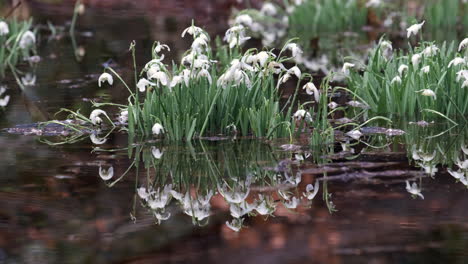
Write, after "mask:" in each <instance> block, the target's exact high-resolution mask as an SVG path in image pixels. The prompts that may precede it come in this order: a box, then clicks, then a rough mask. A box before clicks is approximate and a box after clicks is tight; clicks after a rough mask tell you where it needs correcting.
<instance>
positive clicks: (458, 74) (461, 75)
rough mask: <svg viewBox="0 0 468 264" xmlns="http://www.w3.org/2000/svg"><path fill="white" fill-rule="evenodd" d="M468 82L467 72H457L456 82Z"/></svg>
mask: <svg viewBox="0 0 468 264" xmlns="http://www.w3.org/2000/svg"><path fill="white" fill-rule="evenodd" d="M462 78H463V79H465V80H468V70H461V71H459V72H457V82H459V81H461V79H462Z"/></svg>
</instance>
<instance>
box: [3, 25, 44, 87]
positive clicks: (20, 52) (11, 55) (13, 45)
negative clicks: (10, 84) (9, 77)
mask: <svg viewBox="0 0 468 264" xmlns="http://www.w3.org/2000/svg"><path fill="white" fill-rule="evenodd" d="M31 27H32V20H29V21H21V22H19V21H16V20H11V21H3V20H2V19H0V77H2V78H3V77H5V72H6V70H7V69H10V70H11V71H12V72H13V73H14V74H15V77H16V66H17V64H19V63H21V62H22V61H25V60H27V61H29V62H30V60H29V58H30V57H31V56H32V55H35V54H36V48H35V47H36V45H35V44H36V36H35V33H34V32H32V31H31V30H32V29H31Z"/></svg>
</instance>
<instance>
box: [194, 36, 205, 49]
mask: <svg viewBox="0 0 468 264" xmlns="http://www.w3.org/2000/svg"><path fill="white" fill-rule="evenodd" d="M206 47H208V39H207V37H206V35H203V34H202V35H200V36H199V37H197V38H196V39H195V40H194V41H193V42H192V49H194V50H196V51H202V50H203V49H204V48H206Z"/></svg>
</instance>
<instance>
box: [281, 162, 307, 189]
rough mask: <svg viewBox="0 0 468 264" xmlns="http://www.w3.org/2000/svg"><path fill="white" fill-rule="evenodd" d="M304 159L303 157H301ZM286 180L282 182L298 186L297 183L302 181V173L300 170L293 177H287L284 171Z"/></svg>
mask: <svg viewBox="0 0 468 264" xmlns="http://www.w3.org/2000/svg"><path fill="white" fill-rule="evenodd" d="M303 160H304V159H303ZM285 177H286V180H285V181H284V182H283V183H284V184H291V185H293V186H298V185H299V183H301V181H302V174H301V173H300V172H298V173H296V176H295V177H292V176H291V177H289V175H288V174H287V173H285Z"/></svg>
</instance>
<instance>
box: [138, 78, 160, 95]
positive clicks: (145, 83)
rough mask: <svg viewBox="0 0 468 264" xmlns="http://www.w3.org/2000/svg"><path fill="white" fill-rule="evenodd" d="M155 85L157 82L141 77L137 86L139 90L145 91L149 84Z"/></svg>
mask: <svg viewBox="0 0 468 264" xmlns="http://www.w3.org/2000/svg"><path fill="white" fill-rule="evenodd" d="M155 85H156V84H155V83H152V82H150V81H148V80H147V79H145V78H141V79H140V80H139V81H138V83H137V88H138V90H140V92H144V91H146V87H147V86H155Z"/></svg>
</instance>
